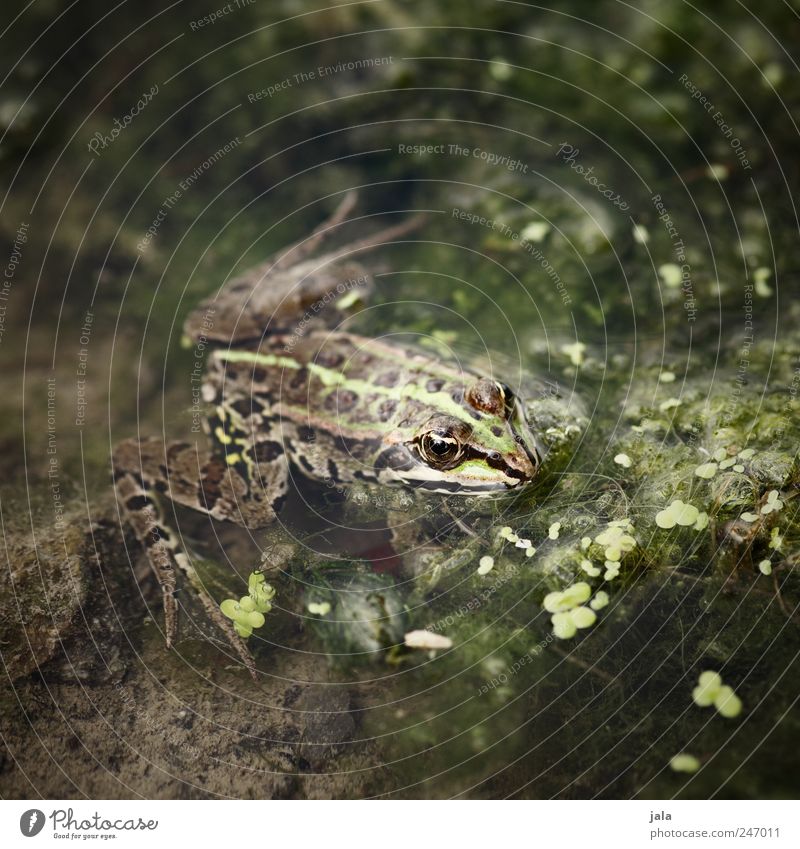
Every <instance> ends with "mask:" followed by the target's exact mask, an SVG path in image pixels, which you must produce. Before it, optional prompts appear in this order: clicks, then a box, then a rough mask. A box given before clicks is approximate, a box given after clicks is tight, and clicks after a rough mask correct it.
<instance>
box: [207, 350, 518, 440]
mask: <svg viewBox="0 0 800 849" xmlns="http://www.w3.org/2000/svg"><path fill="white" fill-rule="evenodd" d="M216 356H217V357H219V359H221V360H225V361H227V362H230V363H254V364H255V365H262V366H267V367H268V368H285V369H295V370H298V369H301V368H303V367H305V368H307V369H308V370H309V372H311V373H312V374H314V375H316V376H317V377H318V378H319V380H320V381H321V382H322V383H323V385H324V386H326V387H330V388H333V387H337V386H339V387H341V386H345V387H347V388H348V389H352V390H353V392H355V393H357V394H359V395H363V394H365V393H367V392H372V393H375V394H379V395H386V396H389V397H393V398H398V397H399V398H412V399H414V400H415V401H419V402H420V403H421V404H425V405H426V406H427V407H430V408H431V409H432V410H435V411H436V412H437V413H446V414H447V415H450V416H453V417H454V418H457V419H460V420H461V421H463V422H466V423H467V424H468V425H469V426H470V427H471V428H472V429H473V433H474V434H475V436H476V437H477V438H478V439H479V440H480V442H481V443H482V444H483V445H484V446H485V447H486V448H487V449H492V450H495V451H500V452H511V451H513V450H514V448H515V443H514V440H513V439H512V438H511V437H510V436H509V435H507V434H503V435H501V436H495V435H494V434H493V433H492V431H491V428H490V427H489V426H488V425H487V424H486V423H485V422H484V421H480V420H477V419H474V418H473V417H472V416H471V415H470V414H469V413H468V412H467V411H466V410H465V409H464V408H463V407H462V406H461V405H460V404H459V403H457V402H456V401H454V400H453V398H452V397H451V396H450V394H449V393H447V392H441V391H439V392H428V391H427V390H426V389H424V388H422V387H420V386H418V385H417V384H415V383H412V382H409V383H406V384H405V385H404V386H403V387H402V388H401V389H399V390H398V389H395V388H392V387H386V386H379V385H377V384H376V383H372V382H370V381H368V380H360V379H357V378H348V377H347V375H345V374H343V373H342V372H339V371H335V370H333V369H330V368H326V367H325V366H321V365H319V363H306V364H303V363H301V362H299V361H298V360H295V359H292V358H291V357H285V356H281V355H279V354H260V353H256V352H254V351H217V353H216ZM498 423H499V421H498Z"/></svg>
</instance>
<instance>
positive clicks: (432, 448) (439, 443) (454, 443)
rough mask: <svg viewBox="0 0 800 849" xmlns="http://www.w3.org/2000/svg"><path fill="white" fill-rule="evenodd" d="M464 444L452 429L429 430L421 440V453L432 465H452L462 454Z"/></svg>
mask: <svg viewBox="0 0 800 849" xmlns="http://www.w3.org/2000/svg"><path fill="white" fill-rule="evenodd" d="M461 449H462V445H461V442H459V440H458V439H457V438H456V436H455V435H454V434H453V432H452V431H443V430H429V431H428V432H427V433H423V434H422V436H421V437H420V440H419V453H420V454H421V455H422V459H423V460H425V462H426V463H428V464H430V465H431V466H434V467H438V468H443V467H444V466H449V465H452V464H453V463H454V462H455V461H456V460H457V459H458V458H459V456H460V455H461Z"/></svg>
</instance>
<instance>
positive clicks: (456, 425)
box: [396, 378, 540, 495]
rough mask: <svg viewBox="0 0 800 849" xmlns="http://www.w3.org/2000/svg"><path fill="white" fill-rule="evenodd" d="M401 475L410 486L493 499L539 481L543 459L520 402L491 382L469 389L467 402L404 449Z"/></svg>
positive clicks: (432, 421) (426, 426) (421, 430)
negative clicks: (499, 494) (495, 495)
mask: <svg viewBox="0 0 800 849" xmlns="http://www.w3.org/2000/svg"><path fill="white" fill-rule="evenodd" d="M403 447H404V449H405V451H404V454H405V458H406V460H405V462H404V463H403V464H402V465H401V467H400V468H396V473H397V474H398V477H399V478H400V480H401V481H402V482H403V483H405V484H406V485H407V486H413V487H418V488H420V489H426V490H428V491H433V492H447V493H451V494H464V495H490V494H492V493H496V492H499V491H503V490H508V489H513V488H516V487H519V486H522V485H524V484H526V483H528V482H530V481H531V480H533V478H534V477H535V476H536V473H537V471H538V468H539V464H540V455H539V452H538V450H537V448H536V443H535V440H534V438H533V434H532V433H531V431H530V429H529V427H528V424H527V422H526V420H525V415H524V412H523V409H522V405H521V403H520V401H519V400H518V399H517V398H516V397H515V396H514V394H513V393H512V392H511V390H510V389H509V388H508V387H507V386H504V385H503V384H502V383H498V382H496V381H494V380H490V379H488V378H481V379H479V380H477V381H476V382H475V383H473V384H472V385H471V386H470V387H468V389H467V391H466V392H465V394H464V400H463V403H462V404H460V405H454V406H453V408H452V409H448V410H447V411H440V412H439V413H438V414H436V415H433V416H431V417H430V418H429V419H427V420H426V421H425V422H424V423H423V424H422V425H421V426H419V427H418V428H417V429H416V430H415V432H414V433H413V436H412V438H411V439H410V440H409V439H407V440H406V441H405V442H404V445H403Z"/></svg>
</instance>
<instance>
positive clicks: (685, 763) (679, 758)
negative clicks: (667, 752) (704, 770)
mask: <svg viewBox="0 0 800 849" xmlns="http://www.w3.org/2000/svg"><path fill="white" fill-rule="evenodd" d="M669 766H670V769H671V770H672V771H673V772H687V773H690V774H691V773H693V772H697V770H698V769H700V761H699V760H697V758H696V757H695V756H694V755H690V754H688V753H686V752H681V753H680V754H679V755H674V756H673V757H672V758H671V759H670V762H669Z"/></svg>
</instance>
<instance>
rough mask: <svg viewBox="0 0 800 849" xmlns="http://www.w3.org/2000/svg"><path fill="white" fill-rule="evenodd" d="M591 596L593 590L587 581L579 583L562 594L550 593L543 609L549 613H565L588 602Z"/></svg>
mask: <svg viewBox="0 0 800 849" xmlns="http://www.w3.org/2000/svg"><path fill="white" fill-rule="evenodd" d="M591 595H592V588H591V587H590V586H589V585H588V584H587V583H586V582H585V581H578V582H577V583H576V584H572V586H569V587H567V588H566V589H565V590H562V591H561V592H552V593H548V594H547V595H546V596H545V597H544V601H543V602H542V607H544V609H545V610H546V611H547V612H548V613H563V612H565V611H567V610H572V608H573V607H578V605H581V604H583V603H584V602H586V601H588V600H589V598H590V596H591Z"/></svg>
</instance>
